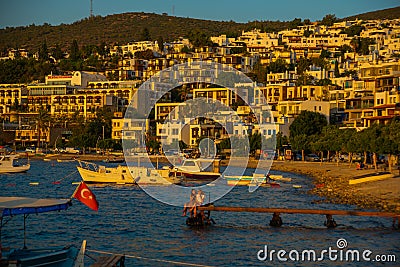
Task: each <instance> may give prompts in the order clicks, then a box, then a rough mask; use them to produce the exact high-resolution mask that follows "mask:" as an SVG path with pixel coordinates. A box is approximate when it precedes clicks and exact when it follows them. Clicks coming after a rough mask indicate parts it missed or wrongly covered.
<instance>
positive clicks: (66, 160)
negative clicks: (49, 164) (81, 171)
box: [57, 158, 76, 163]
mask: <svg viewBox="0 0 400 267" xmlns="http://www.w3.org/2000/svg"><path fill="white" fill-rule="evenodd" d="M75 160H76V159H75V158H70V159H57V162H60V163H61V162H74V161H75Z"/></svg>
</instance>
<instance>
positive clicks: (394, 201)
mask: <svg viewBox="0 0 400 267" xmlns="http://www.w3.org/2000/svg"><path fill="white" fill-rule="evenodd" d="M271 169H272V170H279V171H285V172H294V173H298V174H303V175H307V176H310V177H312V179H313V182H314V184H315V185H318V186H316V187H315V188H314V189H312V190H310V192H309V193H310V194H316V195H319V196H322V197H325V198H326V201H327V202H331V203H341V204H354V205H357V206H358V207H359V208H367V209H377V210H381V211H391V212H397V213H400V176H398V171H397V170H396V172H395V173H394V174H397V176H396V177H394V178H389V179H385V180H381V181H375V182H366V183H361V184H356V185H349V180H350V179H352V178H354V177H356V176H360V175H364V174H373V173H376V172H377V171H376V170H374V169H364V170H357V169H356V165H355V164H352V165H349V163H339V165H337V164H336V163H327V162H324V163H322V164H321V163H317V162H300V161H274V163H273V165H272V168H271ZM380 171H382V170H380Z"/></svg>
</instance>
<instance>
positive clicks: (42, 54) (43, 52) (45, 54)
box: [38, 42, 49, 61]
mask: <svg viewBox="0 0 400 267" xmlns="http://www.w3.org/2000/svg"><path fill="white" fill-rule="evenodd" d="M38 54H39V60H41V61H47V60H48V59H49V51H48V49H47V44H46V42H44V43H42V45H41V46H40V48H39V52H38Z"/></svg>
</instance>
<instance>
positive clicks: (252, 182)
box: [224, 173, 280, 187]
mask: <svg viewBox="0 0 400 267" xmlns="http://www.w3.org/2000/svg"><path fill="white" fill-rule="evenodd" d="M224 178H225V180H226V183H227V185H230V186H235V185H248V186H267V187H280V184H279V183H277V182H271V181H269V180H268V179H267V176H266V175H265V174H258V173H253V175H251V176H250V175H243V176H232V175H225V176H224Z"/></svg>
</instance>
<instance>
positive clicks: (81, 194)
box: [72, 182, 99, 211]
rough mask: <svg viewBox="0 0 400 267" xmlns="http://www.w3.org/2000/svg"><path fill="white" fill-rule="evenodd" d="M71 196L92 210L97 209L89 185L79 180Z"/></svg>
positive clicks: (97, 205)
mask: <svg viewBox="0 0 400 267" xmlns="http://www.w3.org/2000/svg"><path fill="white" fill-rule="evenodd" d="M72 197H74V198H76V199H77V200H79V201H80V202H82V203H83V204H85V205H86V206H88V207H89V208H91V209H92V210H95V211H98V210H99V203H98V202H97V200H96V196H95V195H94V194H93V192H92V191H90V189H89V187H88V186H87V185H86V184H85V183H84V182H81V183H80V184H79V186H78V188H77V189H76V190H75V193H74V194H73V195H72Z"/></svg>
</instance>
